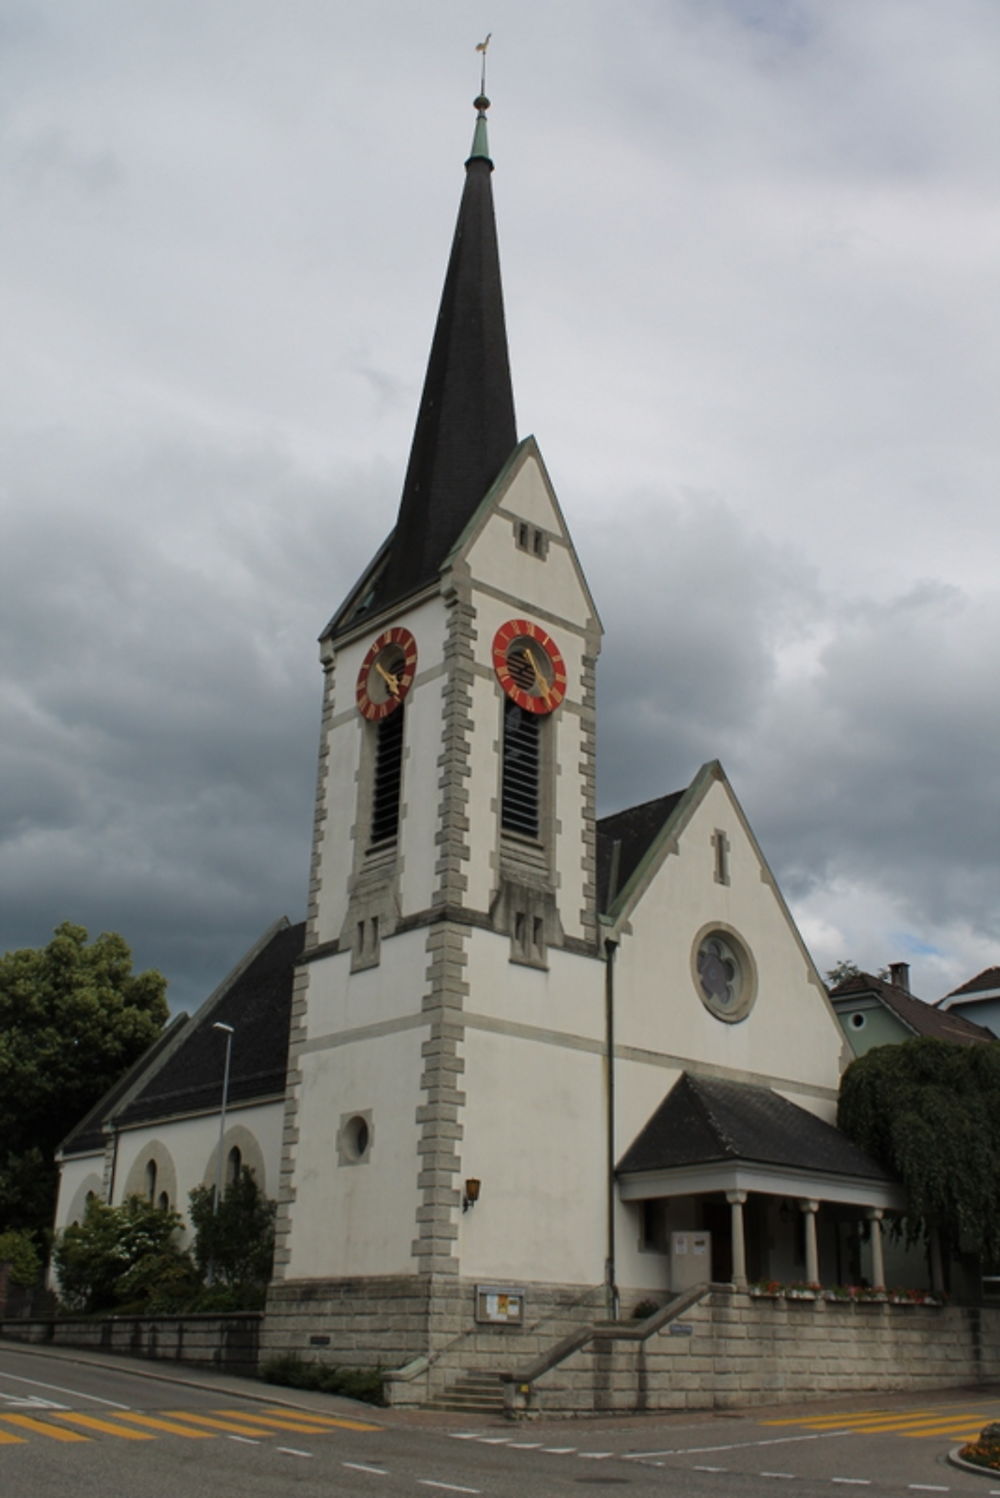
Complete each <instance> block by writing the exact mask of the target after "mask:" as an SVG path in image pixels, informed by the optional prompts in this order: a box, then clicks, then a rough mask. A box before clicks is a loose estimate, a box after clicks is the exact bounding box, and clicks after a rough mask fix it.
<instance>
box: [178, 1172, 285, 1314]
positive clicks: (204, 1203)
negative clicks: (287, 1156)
mask: <svg viewBox="0 0 1000 1498" xmlns="http://www.w3.org/2000/svg"><path fill="white" fill-rule="evenodd" d="M189 1199H190V1202H191V1207H190V1214H189V1215H190V1218H191V1226H192V1227H193V1228H194V1232H195V1241H194V1257H195V1262H196V1263H197V1265H198V1268H199V1269H200V1270H201V1272H202V1273H203V1274H211V1277H212V1280H213V1282H215V1283H218V1282H219V1281H221V1283H222V1284H223V1285H228V1286H230V1287H239V1290H240V1299H241V1304H240V1306H239V1309H240V1310H248V1309H250V1308H249V1306H248V1305H247V1304H246V1301H247V1297H248V1296H252V1295H253V1287H257V1289H258V1291H259V1290H260V1287H264V1286H266V1285H267V1282H268V1280H269V1279H270V1278H271V1263H272V1261H273V1259H274V1215H275V1212H276V1211H277V1203H276V1202H273V1201H269V1200H268V1198H267V1197H266V1196H265V1195H264V1194H263V1192H262V1191H261V1189H260V1187H259V1186H258V1185H257V1181H256V1179H255V1177H254V1173H253V1171H252V1170H251V1169H250V1168H249V1166H246V1165H244V1166H243V1168H242V1170H241V1171H240V1173H239V1175H238V1176H237V1178H236V1180H235V1181H231V1182H230V1183H229V1185H228V1186H227V1187H226V1190H225V1192H224V1193H223V1196H222V1200H221V1201H220V1203H219V1205H218V1209H216V1206H215V1192H214V1190H213V1188H212V1187H210V1186H196V1187H195V1189H194V1190H193V1191H192V1192H191V1194H190V1198H189Z"/></svg>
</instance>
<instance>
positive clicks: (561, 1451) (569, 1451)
mask: <svg viewBox="0 0 1000 1498" xmlns="http://www.w3.org/2000/svg"><path fill="white" fill-rule="evenodd" d="M542 1450H543V1451H544V1453H545V1455H546V1456H572V1455H573V1452H574V1451H575V1450H576V1447H575V1446H543V1447H542Z"/></svg>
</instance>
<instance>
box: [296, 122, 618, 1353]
mask: <svg viewBox="0 0 1000 1498" xmlns="http://www.w3.org/2000/svg"><path fill="white" fill-rule="evenodd" d="M488 106H489V100H488V99H486V98H485V96H484V95H483V94H480V96H479V97H478V98H477V99H476V101H475V108H476V123H475V132H474V137H473V144H472V151H471V154H470V156H469V158H468V160H467V161H466V164H465V184H464V189H463V193H462V198H461V203H460V207H459V213H458V221H457V225H456V229H455V235H454V240H453V243H452V249H451V255H450V259H449V263H448V269H447V274H446V277H445V283H444V289H443V292H442V296H441V303H440V308H439V312H438V319H437V324H436V328H435V332H434V338H433V343H432V347H431V353H430V359H429V362H428V367H427V373H426V377H425V382H424V388H423V394H422V397H421V401H420V406H419V410H418V414H417V420H416V427H415V432H414V437H413V444H412V448H411V452H410V459H409V464H408V466H407V470H406V476H405V480H404V484H403V492H402V497H401V500H400V505H399V511H398V516H397V519H396V524H395V528H394V529H393V531H392V533H391V535H390V536H389V538H388V540H387V541H386V543H385V544H384V546H383V547H382V548H381V549H380V551H379V552H378V554H377V555H376V556H375V557H374V559H373V560H372V562H371V564H370V565H369V567H368V568H367V569H366V571H365V573H364V574H363V576H362V577H361V579H360V580H359V581H358V583H357V584H356V586H355V587H354V588H353V589H352V591H351V593H350V594H349V595H348V597H347V599H346V600H345V602H344V603H343V604H342V606H341V607H340V608H339V610H338V611H337V613H336V614H335V615H334V617H333V619H332V620H331V622H330V624H329V625H328V627H327V629H326V630H325V631H324V633H323V635H322V637H321V642H320V653H321V661H322V665H323V671H324V681H325V690H324V710H323V723H322V732H321V745H320V762H319V774H318V783H317V799H316V816H315V830H314V842H313V857H312V877H311V885H310V904H309V911H308V931H307V937H306V945H305V951H304V954H303V960H302V966H301V968H300V970H299V974H298V979H297V988H296V999H295V1003H294V1006H293V1020H292V1033H291V1045H290V1059H289V1075H288V1087H287V1099H286V1114H285V1133H284V1141H285V1142H284V1154H283V1167H282V1191H281V1197H280V1203H279V1220H278V1251H277V1255H276V1270H275V1282H274V1284H273V1286H272V1290H271V1295H270V1298H269V1303H268V1329H267V1337H268V1339H269V1341H270V1344H271V1345H272V1346H273V1347H275V1348H278V1347H296V1348H299V1349H301V1350H304V1351H305V1350H306V1345H305V1343H304V1342H303V1331H302V1329H303V1327H304V1326H305V1325H306V1324H307V1323H308V1324H309V1325H310V1326H312V1327H314V1328H315V1329H316V1334H317V1335H321V1336H327V1335H328V1336H329V1337H330V1339H331V1345H332V1346H333V1347H336V1348H338V1352H337V1356H338V1357H340V1358H341V1360H342V1361H352V1360H356V1361H362V1362H364V1361H368V1362H381V1363H382V1364H383V1365H389V1366H391V1365H392V1364H393V1363H394V1362H397V1361H398V1362H405V1361H407V1360H408V1359H411V1358H413V1357H416V1356H419V1355H423V1354H427V1353H429V1352H431V1351H433V1350H435V1349H436V1348H438V1347H440V1346H441V1345H442V1343H443V1341H444V1340H447V1339H448V1338H449V1337H451V1336H453V1335H454V1330H455V1328H456V1326H457V1325H458V1324H459V1323H462V1324H464V1321H465V1320H467V1321H468V1322H469V1324H470V1325H471V1324H472V1317H473V1311H474V1306H473V1302H474V1299H475V1286H476V1284H478V1283H480V1282H482V1281H483V1280H486V1279H489V1280H505V1279H509V1278H510V1276H511V1275H521V1276H522V1277H524V1275H525V1274H526V1272H527V1271H528V1270H529V1268H531V1266H535V1267H536V1268H537V1266H538V1264H539V1262H540V1261H538V1260H537V1259H536V1258H534V1257H532V1253H533V1250H532V1248H531V1244H532V1243H533V1241H534V1239H535V1238H536V1237H537V1236H538V1234H539V1232H540V1223H541V1222H542V1221H543V1220H544V1217H545V1215H546V1213H547V1211H548V1210H549V1208H550V1205H551V1202H552V1201H558V1199H559V1197H560V1195H561V1194H562V1193H564V1192H569V1191H571V1189H572V1186H571V1183H570V1181H569V1179H568V1177H567V1174H566V1162H565V1160H562V1159H560V1157H559V1156H558V1154H556V1155H555V1156H553V1158H552V1159H551V1160H549V1161H547V1162H546V1163H544V1164H541V1163H540V1164H539V1166H538V1169H537V1172H536V1176H535V1179H534V1181H533V1183H532V1184H531V1185H530V1186H529V1187H527V1188H526V1184H525V1177H524V1173H523V1169H522V1167H521V1166H520V1165H519V1163H518V1159H517V1153H518V1150H519V1149H520V1148H521V1147H522V1143H523V1142H526V1141H527V1140H529V1139H530V1138H531V1135H532V1131H533V1130H544V1129H545V1127H546V1124H545V1116H546V1111H547V1105H546V1107H542V1106H541V1104H542V1101H543V1100H542V1099H541V1098H539V1097H538V1095H537V1082H538V1081H539V1080H540V1079H541V1078H542V1077H543V1076H544V1074H545V1066H546V1065H547V1061H546V1058H545V1056H544V1055H543V1054H542V1053H541V1052H539V1051H538V1050H537V1047H536V1048H534V1049H533V1050H532V1053H531V1056H530V1057H529V1056H528V1055H527V1053H525V1054H524V1055H523V1057H522V1060H523V1062H524V1067H523V1074H524V1078H525V1079H527V1083H528V1086H527V1090H525V1089H524V1087H522V1086H521V1085H520V1082H519V1080H518V1077H517V1075H516V1072H517V1069H518V1063H517V1061H516V1059H512V1058H511V1057H506V1058H505V1059H501V1052H502V1051H504V1049H505V1047H506V1049H507V1050H509V1046H510V1040H511V1037H512V1036H514V1035H515V1034H516V1033H518V1027H519V1026H520V1027H521V1029H522V1030H524V1029H525V1026H527V1027H528V1029H529V1030H530V1027H531V1026H532V1025H540V1026H544V1025H545V1024H546V1023H551V1022H552V1021H553V1015H554V1013H555V1012H557V1011H561V1009H562V1008H564V1007H565V1005H566V1004H567V1003H570V1004H575V1005H576V1006H578V1011H579V1013H583V1012H584V1011H586V1012H587V1014H588V1015H590V1011H591V1010H593V1011H594V1015H596V1014H598V1013H599V1009H600V992H601V977H600V963H599V962H598V961H596V957H597V949H598V943H597V928H596V906H597V893H596V886H595V880H596V856H595V846H594V839H595V830H594V829H595V823H594V816H595V808H594V796H595V773H594V766H595V742H594V738H595V735H594V716H595V703H594V669H595V664H596V657H597V653H598V650H599V646H600V632H601V631H600V622H599V620H598V618H597V614H596V611H595V609H594V606H593V602H592V599H591V597H590V594H589V591H588V589H587V585H586V582H585V580H584V578H583V575H582V572H581V570H580V567H579V564H578V562H577V558H576V554H575V552H574V549H573V546H572V542H571V540H570V537H569V534H568V531H567V529H566V526H565V522H564V520H563V517H562V513H561V511H560V508H559V504H558V502H557V500H556V497H555V493H554V491H553V488H552V485H551V483H550V481H549V478H548V475H547V472H546V470H545V466H544V463H543V461H542V458H541V454H540V452H539V450H538V447H537V444H536V443H535V441H534V439H533V438H531V437H528V438H526V439H524V440H523V441H521V442H518V440H517V435H516V429H515V423H514V402H513V395H512V389H511V378H510V367H509V361H508V353H507V336H506V328H505V321H504V308H503V296H502V289H501V281H500V267H499V256H498V250H497V237H496V226H495V220H494V211H493V196H492V183H491V178H492V172H493V163H492V160H491V159H490V155H489V148H488V142H487V125H486V110H487V108H488ZM591 1017H593V1016H591ZM525 1033H526V1034H527V1031H525ZM499 1036H503V1037H505V1039H504V1041H503V1043H502V1044H501V1042H500V1040H499V1039H498V1037H499ZM512 1066H513V1067H514V1070H513V1071H512V1070H511V1067H512ZM505 1141H506V1142H505ZM595 1144H596V1146H597V1147H598V1148H599V1144H600V1140H599V1132H598V1137H597V1138H596V1139H595ZM469 1179H481V1180H482V1181H483V1182H484V1187H483V1190H484V1203H483V1205H482V1206H480V1207H479V1208H478V1211H477V1213H476V1214H473V1215H472V1216H470V1215H469V1214H468V1212H467V1211H466V1210H464V1209H465V1208H467V1207H468V1199H467V1197H468V1193H467V1192H466V1189H465V1184H464V1183H465V1182H466V1181H467V1180H469ZM486 1193H488V1200H489V1202H490V1209H489V1210H490V1212H491V1213H492V1214H495V1217H496V1222H497V1223H498V1224H501V1225H502V1230H501V1231H499V1232H496V1231H494V1232H493V1233H484V1232H481V1231H476V1223H479V1224H481V1223H482V1220H483V1217H484V1216H485V1215H486V1210H485V1206H486ZM536 1196H537V1197H538V1198H539V1202H541V1200H542V1199H543V1198H544V1199H545V1203H546V1205H545V1210H543V1211H541V1214H540V1213H539V1202H536V1200H535V1197H536ZM550 1253H551V1251H550ZM581 1273H582V1274H583V1275H592V1273H593V1265H592V1263H591V1259H590V1258H589V1257H588V1259H587V1265H586V1268H585V1269H581ZM599 1276H600V1266H599V1264H598V1266H597V1273H596V1275H593V1277H595V1278H599ZM463 1318H464V1319H463ZM376 1322H377V1323H378V1324H377V1325H376ZM359 1328H363V1329H364V1331H365V1337H366V1338H367V1341H366V1343H365V1351H364V1355H361V1354H360V1353H359V1355H358V1357H357V1358H356V1359H353V1358H352V1357H351V1356H349V1355H346V1352H343V1351H342V1350H341V1349H342V1348H343V1344H344V1340H345V1338H346V1339H348V1340H350V1339H352V1338H353V1339H355V1340H354V1341H353V1342H351V1346H352V1347H354V1346H360V1345H361V1344H360V1342H359V1341H358V1340H357V1338H358V1336H359Z"/></svg>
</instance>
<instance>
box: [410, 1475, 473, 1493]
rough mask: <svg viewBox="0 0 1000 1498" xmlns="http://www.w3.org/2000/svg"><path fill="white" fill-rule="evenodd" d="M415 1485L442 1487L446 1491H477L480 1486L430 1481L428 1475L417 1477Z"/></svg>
mask: <svg viewBox="0 0 1000 1498" xmlns="http://www.w3.org/2000/svg"><path fill="white" fill-rule="evenodd" d="M417 1486H418V1487H421V1488H443V1489H444V1491H445V1492H446V1493H479V1492H481V1491H482V1489H481V1488H460V1487H458V1486H457V1485H456V1484H455V1483H453V1482H432V1481H431V1479H430V1478H429V1477H418V1478H417Z"/></svg>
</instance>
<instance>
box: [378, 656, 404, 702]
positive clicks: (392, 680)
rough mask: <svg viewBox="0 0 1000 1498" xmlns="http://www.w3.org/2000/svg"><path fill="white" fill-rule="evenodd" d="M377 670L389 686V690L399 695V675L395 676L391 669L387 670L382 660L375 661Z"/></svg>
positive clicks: (396, 695)
mask: <svg viewBox="0 0 1000 1498" xmlns="http://www.w3.org/2000/svg"><path fill="white" fill-rule="evenodd" d="M375 670H376V671H377V672H378V674H379V676H381V678H382V680H383V681H384V682H385V684H386V686H387V687H388V688H389V691H390V692H391V693H392V695H393V697H398V696H399V677H398V676H394V675H393V674H392V672H391V671H387V670H386V669H385V667H384V666H383V664H382V662H381V661H376V662H375Z"/></svg>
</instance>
